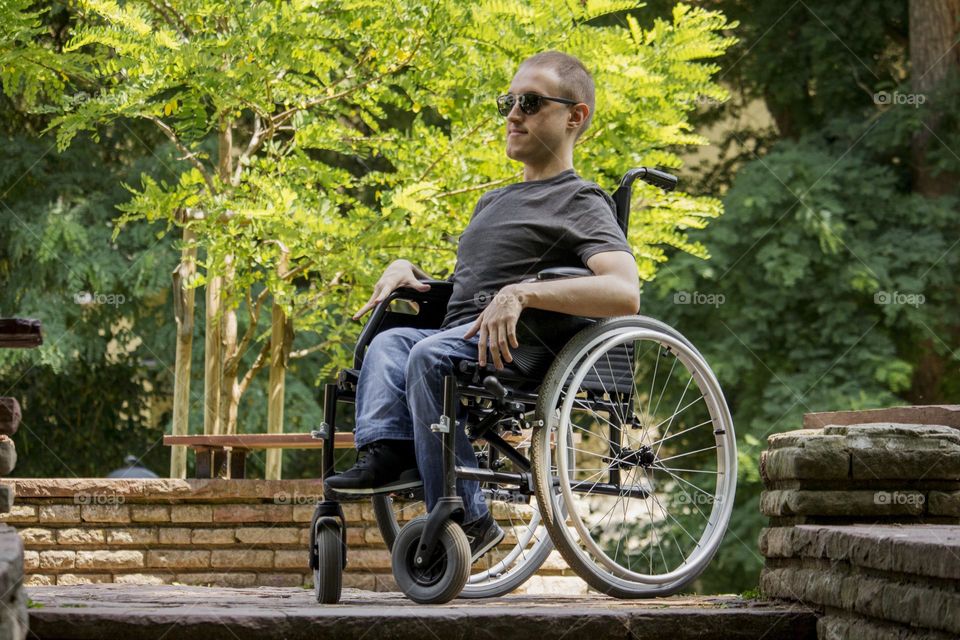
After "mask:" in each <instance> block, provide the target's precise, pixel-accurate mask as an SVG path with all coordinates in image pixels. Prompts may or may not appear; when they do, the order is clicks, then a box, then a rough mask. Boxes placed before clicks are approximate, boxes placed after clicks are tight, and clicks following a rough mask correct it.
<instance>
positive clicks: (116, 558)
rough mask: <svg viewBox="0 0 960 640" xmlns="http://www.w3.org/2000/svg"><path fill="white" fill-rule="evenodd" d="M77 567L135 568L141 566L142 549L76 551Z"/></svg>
mask: <svg viewBox="0 0 960 640" xmlns="http://www.w3.org/2000/svg"><path fill="white" fill-rule="evenodd" d="M76 567H77V569H101V570H102V569H137V568H140V567H143V552H142V551H133V550H129V551H126V550H125V551H107V550H103V549H99V550H96V551H77V564H76Z"/></svg>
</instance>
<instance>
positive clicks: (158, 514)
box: [130, 504, 170, 522]
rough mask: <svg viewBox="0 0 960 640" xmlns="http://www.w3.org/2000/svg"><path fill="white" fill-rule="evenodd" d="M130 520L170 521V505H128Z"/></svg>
mask: <svg viewBox="0 0 960 640" xmlns="http://www.w3.org/2000/svg"><path fill="white" fill-rule="evenodd" d="M130 521H131V522H170V507H168V506H166V505H155V504H132V505H130Z"/></svg>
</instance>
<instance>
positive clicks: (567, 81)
mask: <svg viewBox="0 0 960 640" xmlns="http://www.w3.org/2000/svg"><path fill="white" fill-rule="evenodd" d="M530 65H534V66H542V67H547V68H550V69H553V71H554V73H556V74H557V78H558V79H559V80H560V94H561V95H559V96H557V97H558V98H570V99H571V100H576V101H577V102H582V103H584V104H586V105H587V106H588V107H590V113H588V114H587V119H586V120H585V121H584V123H583V126H581V127H580V129H579V130H578V131H577V136H576V138H574V139H575V140H576V139H577V138H579V137H580V136H581V135H583V132H584V131H586V130H587V129H588V128H589V127H590V123H591V122H592V121H593V110H594V103H595V91H594V86H593V76H591V75H590V72H589V71H587V68H586V67H585V66H583V63H582V62H580V60H579V59H578V58H575V57H574V56H571V55H569V54H566V53H563V52H562V51H543V52H541V53H538V54H536V55H532V56H530V57H529V58H527V59H526V60H524V61H523V62H521V63H520V66H521V67H524V66H530Z"/></svg>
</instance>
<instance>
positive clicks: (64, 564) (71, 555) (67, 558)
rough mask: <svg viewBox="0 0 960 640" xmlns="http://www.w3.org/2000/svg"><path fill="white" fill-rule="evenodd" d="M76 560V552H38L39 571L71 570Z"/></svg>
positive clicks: (54, 550)
mask: <svg viewBox="0 0 960 640" xmlns="http://www.w3.org/2000/svg"><path fill="white" fill-rule="evenodd" d="M76 559H77V552H76V551H62V550H56V549H51V550H46V551H41V552H40V568H41V569H46V570H50V569H73V568H74V565H75V563H76Z"/></svg>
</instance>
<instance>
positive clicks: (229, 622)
mask: <svg viewBox="0 0 960 640" xmlns="http://www.w3.org/2000/svg"><path fill="white" fill-rule="evenodd" d="M27 595H28V596H29V597H30V599H31V600H32V601H33V603H35V604H34V605H33V606H32V608H31V609H30V631H31V635H30V637H31V638H34V637H36V638H40V639H42V640H52V639H54V638H56V639H58V640H80V639H90V638H122V639H123V640H151V639H154V640H164V639H170V640H173V639H178V640H179V639H188V640H189V639H194V638H196V639H202V640H220V639H221V638H222V639H227V640H238V639H240V638H258V639H260V638H263V639H272V638H285V639H291V640H294V639H300V638H303V639H307V638H310V639H311V640H320V639H322V638H337V640H347V639H349V638H366V639H368V640H372V639H374V638H377V639H381V638H384V639H397V640H400V639H406V638H417V639H418V640H424V639H426V640H432V639H434V638H436V639H437V640H448V639H451V640H453V639H460V640H472V639H474V638H477V639H480V638H482V639H485V640H489V639H491V638H496V639H497V640H507V639H508V638H523V639H525V640H548V639H550V638H557V639H561V638H567V639H569V640H600V639H605V638H637V639H646V638H649V639H653V638H657V639H661V640H662V639H664V638H668V639H669V640H683V639H685V638H699V639H708V640H709V639H713V638H716V639H718V640H719V639H721V638H722V639H729V640H737V639H743V640H747V639H749V640H760V638H797V639H801V640H814V639H815V638H816V612H815V611H814V610H812V609H810V608H808V607H806V606H803V605H799V604H792V603H783V602H777V601H755V600H744V599H742V598H740V597H739V596H734V595H727V596H672V597H669V598H654V599H649V600H616V599H613V598H607V597H605V596H601V595H585V596H559V595H519V594H518V595H508V596H505V597H502V598H497V599H487V600H459V599H458V600H454V601H453V602H451V603H448V604H446V605H433V606H424V605H416V604H414V603H412V602H411V601H409V600H407V599H406V598H405V597H403V595H402V594H400V593H374V592H369V591H360V590H357V589H344V591H343V598H342V600H341V603H340V604H339V605H318V604H317V603H316V601H315V600H314V597H313V591H312V590H306V589H299V588H289V587H257V588H247V589H227V588H214V587H187V586H179V585H162V586H139V585H137V586H133V585H119V584H92V585H78V586H56V587H31V588H29V589H28V591H27Z"/></svg>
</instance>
